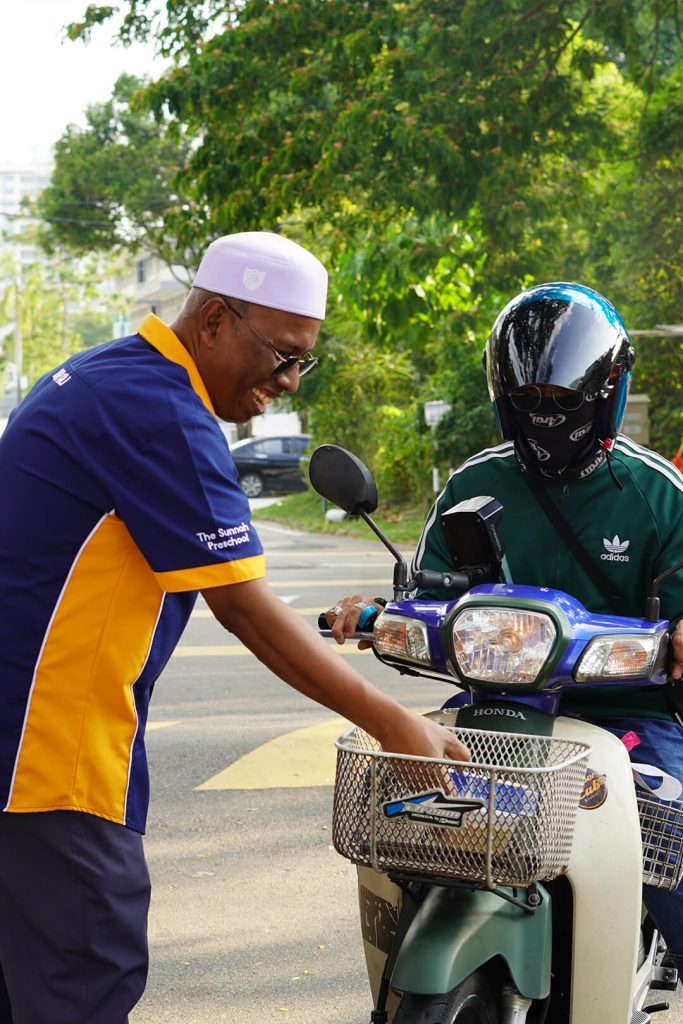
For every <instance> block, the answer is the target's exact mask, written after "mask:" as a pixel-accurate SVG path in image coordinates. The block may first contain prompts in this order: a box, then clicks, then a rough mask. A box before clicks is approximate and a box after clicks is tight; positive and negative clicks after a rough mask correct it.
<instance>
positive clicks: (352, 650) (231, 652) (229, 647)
mask: <svg viewBox="0 0 683 1024" xmlns="http://www.w3.org/2000/svg"><path fill="white" fill-rule="evenodd" d="M328 646H329V647H331V648H332V650H334V651H336V652H337V654H343V655H344V656H345V657H346V656H351V655H355V654H370V651H369V650H365V651H359V650H358V648H357V647H356V646H355V641H354V640H347V641H346V643H345V644H344V646H343V647H340V646H339V644H337V643H335V642H334V641H333V640H330V642H329V644H328ZM223 656H227V657H230V656H232V657H240V658H254V657H256V655H254V654H252V652H251V651H250V650H249V648H248V647H245V646H244V644H213V645H210V644H207V645H205V646H201V647H193V646H191V645H189V644H181V645H180V646H179V647H176V649H175V651H174V652H173V657H174V658H222V657H223Z"/></svg>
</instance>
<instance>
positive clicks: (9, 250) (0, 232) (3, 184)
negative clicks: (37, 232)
mask: <svg viewBox="0 0 683 1024" xmlns="http://www.w3.org/2000/svg"><path fill="white" fill-rule="evenodd" d="M51 174H52V164H51V162H49V161H47V160H41V161H37V162H35V163H21V164H7V163H5V164H0V252H1V253H2V254H11V255H13V257H14V264H15V266H19V267H22V266H26V265H27V264H29V263H35V262H36V261H37V260H42V259H44V256H43V253H42V252H41V251H40V249H38V248H37V247H36V246H35V245H31V244H29V243H28V242H26V241H22V239H21V237H20V236H21V235H22V234H24V233H25V232H26V228H27V227H28V225H29V224H30V223H32V221H29V220H28V219H25V218H23V217H22V216H21V204H22V201H23V200H24V199H29V200H35V199H37V198H38V196H39V195H40V193H41V192H42V191H43V189H44V188H47V186H48V185H49V184H50V176H51Z"/></svg>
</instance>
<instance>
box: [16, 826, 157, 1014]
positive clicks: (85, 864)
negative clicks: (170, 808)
mask: <svg viewBox="0 0 683 1024" xmlns="http://www.w3.org/2000/svg"><path fill="white" fill-rule="evenodd" d="M149 895H150V884H149V874H148V871H147V866H146V864H145V859H144V855H143V851H142V837H141V836H140V835H138V833H136V832H132V831H131V830H130V829H127V828H124V827H123V826H122V825H117V824H114V823H113V822H110V821H106V820H104V819H102V818H97V817H95V816H93V815H90V814H82V813H79V812H75V811H50V812H44V813H36V814H34V813H26V814H23V813H22V814H19V813H5V814H0V1024H126V1021H127V1020H128V1013H129V1011H130V1010H131V1009H132V1008H133V1007H134V1006H135V1004H136V1003H137V1002H138V1000H139V999H140V996H141V995H142V993H143V991H144V988H145V982H146V979H147V960H148V957H147V912H148V908H149ZM3 974H4V980H5V984H6V991H3V989H2V985H1V982H2V975H3ZM7 994H9V1004H10V1005H11V1011H10V1010H9V1006H8V1001H7Z"/></svg>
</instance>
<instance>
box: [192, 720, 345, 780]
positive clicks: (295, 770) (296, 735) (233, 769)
mask: <svg viewBox="0 0 683 1024" xmlns="http://www.w3.org/2000/svg"><path fill="white" fill-rule="evenodd" d="M348 725H349V723H348V722H346V721H344V719H343V718H335V719H333V720H332V721H326V722H321V723H320V724H318V725H309V726H306V727H305V728H303V729H295V730H294V731H293V732H287V733H284V734H283V735H282V736H277V737H276V738H275V739H273V740H269V742H268V743H264V744H263V745H262V746H260V747H256V749H255V750H250V751H249V753H248V754H245V755H244V756H243V757H240V758H239V760H237V761H235V762H234V763H233V764H231V765H228V767H227V768H224V769H223V771H222V772H219V773H218V775H214V776H213V777H212V778H210V779H207V781H206V782H202V784H201V785H200V786H197V787H196V789H197V790H209V789H302V788H305V787H311V786H332V785H334V772H335V765H336V759H337V758H336V755H337V751H336V748H335V746H334V741H335V740H336V739H337V737H338V736H340V735H341V734H342V733H343V732H344V730H345V729H346V728H348Z"/></svg>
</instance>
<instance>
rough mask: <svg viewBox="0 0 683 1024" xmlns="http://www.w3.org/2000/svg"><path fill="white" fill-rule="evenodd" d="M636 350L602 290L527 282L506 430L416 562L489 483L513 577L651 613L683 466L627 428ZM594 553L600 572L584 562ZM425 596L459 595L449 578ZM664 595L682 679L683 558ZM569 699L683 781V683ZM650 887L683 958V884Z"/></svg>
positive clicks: (509, 350)
mask: <svg viewBox="0 0 683 1024" xmlns="http://www.w3.org/2000/svg"><path fill="white" fill-rule="evenodd" d="M634 358H635V353H634V350H633V347H632V345H631V342H630V339H629V336H628V332H627V330H626V327H625V325H624V323H623V321H622V319H621V317H620V315H619V313H618V312H617V310H616V309H615V308H614V306H613V305H612V304H611V303H610V302H609V301H608V300H607V299H606V298H604V297H603V296H602V295H600V294H599V293H598V292H595V291H593V290H592V289H590V288H587V287H584V286H582V285H579V284H573V283H566V282H553V283H548V284H542V285H538V286H536V287H534V288H531V289H529V290H527V291H524V292H522V293H521V294H519V295H517V296H515V297H514V298H513V299H512V300H511V301H510V302H509V303H508V304H507V306H506V307H505V308H504V309H503V310H502V312H501V313H500V315H499V316H498V318H497V319H496V322H495V324H494V326H493V329H492V331H491V334H490V336H489V338H488V341H487V344H486V350H485V354H484V363H485V367H486V374H487V380H488V387H489V393H490V396H491V400H492V402H493V408H494V412H495V415H496V419H497V421H498V424H499V427H500V430H501V433H502V435H503V438H504V442H503V444H501V445H498V446H496V447H494V448H489V449H484V450H483V451H481V452H478V453H477V454H476V455H473V456H472V457H471V458H469V459H467V461H466V462H465V463H464V464H463V465H462V466H460V467H459V468H458V469H456V470H455V472H454V473H453V474H452V476H451V477H450V479H449V481H448V483H447V484H446V486H445V488H444V490H443V491H442V493H441V494H440V495H439V497H438V498H437V500H436V502H435V503H434V505H433V507H432V508H431V510H430V512H429V514H428V516H427V520H426V522H425V526H424V529H423V532H422V536H421V538H420V541H419V543H418V546H417V550H416V552H415V556H414V559H413V566H412V568H413V571H416V570H418V569H433V570H437V571H441V572H443V571H446V570H449V569H452V568H453V562H452V558H451V556H450V554H449V552H448V547H447V545H446V542H445V539H444V536H443V533H442V529H441V522H440V516H441V513H442V512H444V511H446V510H447V509H449V508H451V507H452V506H453V505H456V504H457V503H458V502H461V501H464V500H466V499H468V498H474V497H477V496H479V495H491V496H493V497H495V498H497V499H498V500H499V501H501V502H502V504H503V506H504V509H505V512H504V516H503V521H502V524H501V534H502V537H503V541H504V543H505V547H506V555H507V560H508V564H509V568H510V573H511V577H512V579H513V580H514V582H515V583H524V584H527V585H530V586H546V587H554V588H557V589H559V590H564V591H566V592H568V593H570V594H572V595H573V596H575V597H577V598H578V599H579V600H580V601H582V602H583V604H584V605H585V606H586V607H587V608H588V609H589V610H590V611H592V612H597V613H600V612H603V613H605V614H620V615H629V616H635V617H637V618H641V617H642V615H643V611H644V607H645V599H646V596H647V594H648V592H649V585H650V583H651V581H652V580H653V579H654V578H655V577H656V576H658V575H659V574H660V573H662V572H664V571H665V570H666V569H668V568H670V567H672V566H673V565H675V564H676V563H677V562H679V561H680V560H681V558H682V557H683V476H682V475H681V474H680V473H679V471H678V470H677V469H676V468H675V467H674V466H673V465H672V464H671V463H670V462H668V461H667V460H666V459H664V458H662V457H661V456H659V455H657V454H656V453H655V452H653V451H650V450H649V449H647V448H644V447H642V446H641V445H639V444H636V443H635V442H634V441H632V440H631V439H630V438H628V437H626V436H624V435H623V434H619V428H620V426H621V423H622V420H623V416H624V411H625V406H626V398H627V395H628V388H629V382H630V378H631V369H632V366H633V362H634ZM537 495H538V497H537ZM548 499H549V500H550V502H551V503H552V509H550V510H549V512H547V511H545V510H544V508H543V503H547V502H548ZM558 513H559V515H560V516H561V517H562V518H563V519H564V524H563V525H566V524H568V525H569V527H570V528H571V531H572V532H573V533H574V535H575V538H578V541H579V545H580V546H582V547H583V549H584V552H583V553H582V555H583V561H581V558H580V557H579V556H577V553H576V551H577V545H576V544H575V543H573V541H572V543H571V546H570V543H569V542H568V541H567V540H566V539H563V538H562V537H561V535H560V533H558V529H557V525H556V523H557V516H558ZM565 538H566V531H565ZM586 553H587V555H588V558H586V557H585V555H586ZM593 561H594V563H595V566H597V572H596V571H594V570H593V569H592V567H591V565H590V564H589V565H586V563H587V562H593ZM419 596H424V597H432V598H441V599H452V593H451V594H449V593H448V592H447V591H420V592H419ZM660 598H661V615H662V617H663V618H667V619H669V620H671V625H672V628H674V631H673V636H672V652H673V663H672V669H671V676H672V679H673V680H680V679H681V675H682V674H683V622H681V621H679V620H680V619H681V616H683V572H681V573H677V574H675V575H673V576H671V577H670V578H669V579H668V580H666V581H665V582H664V584H663V585H662V587H661V590H660ZM369 603H370V599H368V598H363V597H361V596H360V595H358V594H354V595H353V596H350V597H345V598H342V599H341V600H340V601H339V602H338V603H337V605H336V606H335V608H334V609H333V610H330V611H329V612H328V613H327V616H328V621H329V622H330V625H331V628H332V633H333V636H334V637H335V639H336V640H337V642H338V643H343V642H344V640H345V638H348V637H350V636H352V635H353V633H354V632H355V629H356V626H357V622H358V619H359V616H360V615H361V613H362V611H363V609H364V606H365V605H367V604H369ZM333 612H334V614H333ZM681 685H683V684H681ZM678 692H680V691H678ZM462 700H463V702H464V703H467V702H469V695H468V694H463V695H462ZM562 713H563V714H569V715H576V716H578V717H581V718H584V719H587V720H589V721H592V722H595V723H596V724H598V725H600V726H602V727H603V728H607V729H609V730H610V731H611V732H613V733H614V734H616V735H617V736H619V737H624V736H626V735H627V734H635V737H636V739H635V740H634V739H633V737H630V739H631V742H635V743H636V744H637V745H635V746H634V748H633V754H632V757H633V759H634V760H635V761H637V762H640V763H645V764H649V765H655V766H657V768H659V769H662V770H663V771H665V772H666V773H668V774H669V775H671V776H673V777H674V778H675V779H679V780H681V781H683V724H681V723H682V722H683V717H681V714H682V713H683V702H680V703H679V704H678V706H677V705H676V687H675V686H674V685H673V684H672V685H670V686H668V687H666V688H664V687H657V688H655V687H645V686H637V685H631V686H623V687H614V686H610V687H608V688H607V687H606V688H604V689H601V688H597V689H594V688H591V689H590V690H586V691H585V692H583V693H582V692H580V691H578V692H577V689H576V688H575V689H573V690H572V691H570V692H569V693H568V694H567V695H566V696H565V697H564V699H563V703H562ZM644 896H645V902H646V904H647V906H648V909H649V911H650V913H651V916H652V917H653V919H654V921H655V924H656V926H657V928H658V929H659V931H660V932H661V934H662V935H663V937H664V939H665V941H666V943H667V946H668V949H669V954H670V956H671V958H672V959H673V960H674V961H675V963H676V966H677V967H678V969H679V972H681V971H683V886H681V887H679V889H678V890H676V891H675V892H673V893H671V892H668V891H666V890H664V889H656V888H654V887H651V886H646V887H645V890H644Z"/></svg>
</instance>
